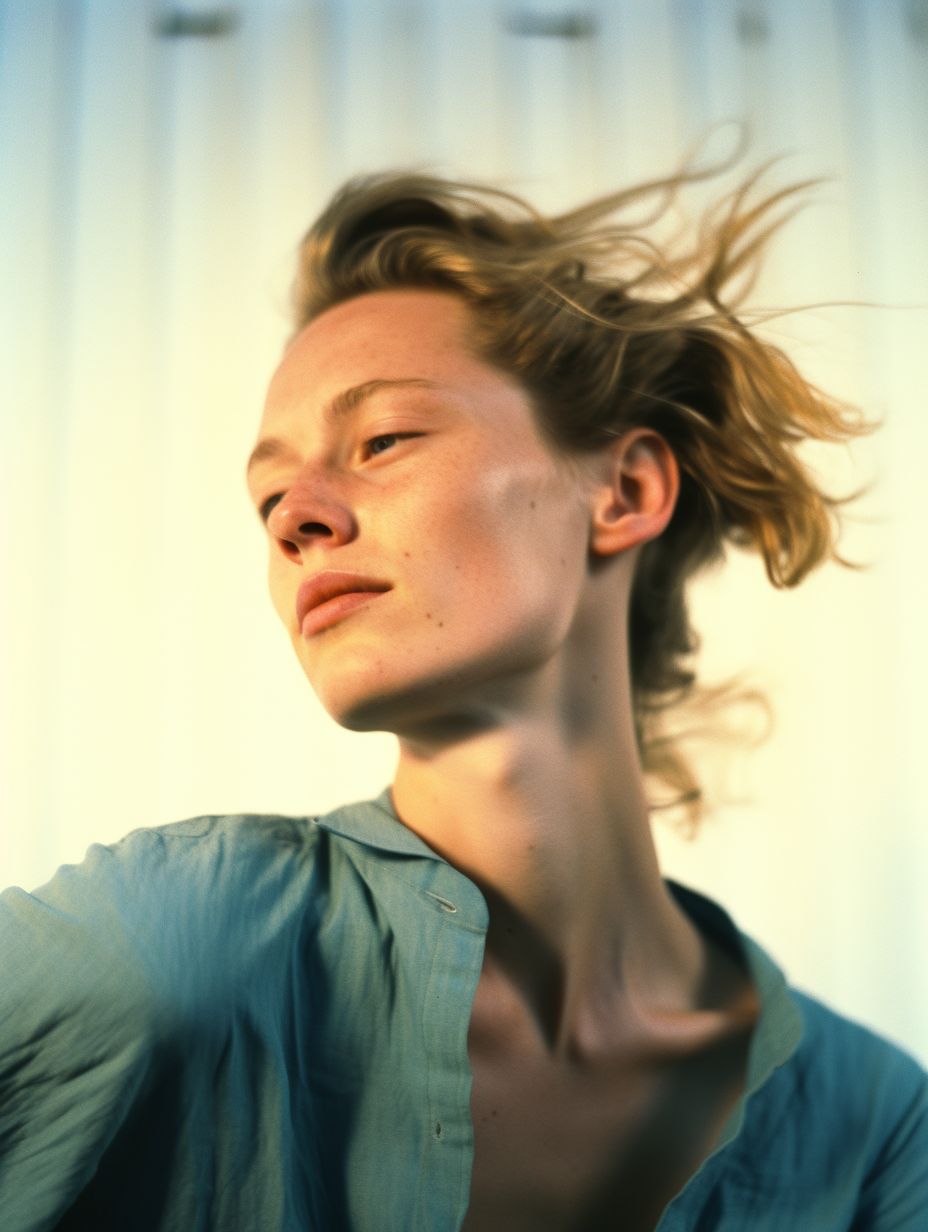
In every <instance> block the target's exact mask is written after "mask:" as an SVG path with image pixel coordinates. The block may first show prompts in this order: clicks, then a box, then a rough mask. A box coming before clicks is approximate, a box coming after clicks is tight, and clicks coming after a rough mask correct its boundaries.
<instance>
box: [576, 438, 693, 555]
mask: <svg viewBox="0 0 928 1232" xmlns="http://www.w3.org/2000/svg"><path fill="white" fill-rule="evenodd" d="M679 491H680V468H679V466H678V465H677V459H676V458H675V457H674V454H673V451H672V449H671V448H670V446H669V445H668V444H667V442H666V441H665V440H664V438H663V437H662V436H660V435H659V434H658V433H657V432H654V431H653V430H652V429H650V428H629V430H628V431H627V432H625V433H623V434H622V436H620V437H617V438H616V440H615V441H613V442H612V443H611V444H610V445H608V446H607V447H606V449H605V450H604V451H603V458H602V470H601V471H600V479H599V482H598V483H597V484H596V486H595V489H594V491H593V496H592V507H591V513H592V518H591V535H590V547H591V549H592V550H593V552H594V553H596V555H598V556H612V555H614V554H615V553H617V552H625V551H627V550H628V549H629V548H633V547H637V546H638V545H639V544H642V543H646V542H647V541H648V540H649V539H655V538H657V536H658V535H659V534H660V533H661V532H662V531H663V530H664V528H665V527H666V525H667V523H668V522H669V521H670V519H671V517H672V515H673V511H674V506H675V505H676V503H677V495H678V493H679Z"/></svg>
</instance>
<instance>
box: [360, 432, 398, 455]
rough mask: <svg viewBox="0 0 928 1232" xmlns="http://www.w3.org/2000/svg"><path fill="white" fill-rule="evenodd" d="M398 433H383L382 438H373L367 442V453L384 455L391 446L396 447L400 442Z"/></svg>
mask: <svg viewBox="0 0 928 1232" xmlns="http://www.w3.org/2000/svg"><path fill="white" fill-rule="evenodd" d="M399 439H400V438H399V433H397V432H382V433H381V434H380V436H372V437H371V439H370V440H369V441H365V442H364V443H365V445H366V446H367V452H368V453H372V454H378V453H384V452H385V451H386V450H387V449H389V448H390V446H391V445H395V444H396V442H397V441H398V440H399Z"/></svg>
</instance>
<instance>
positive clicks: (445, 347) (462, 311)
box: [265, 290, 488, 420]
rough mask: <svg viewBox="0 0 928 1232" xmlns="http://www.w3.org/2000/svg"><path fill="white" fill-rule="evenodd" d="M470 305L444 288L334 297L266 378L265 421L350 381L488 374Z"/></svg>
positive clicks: (326, 397)
mask: <svg viewBox="0 0 928 1232" xmlns="http://www.w3.org/2000/svg"><path fill="white" fill-rule="evenodd" d="M470 322H471V314H470V309H469V308H468V306H467V304H465V303H464V301H463V300H462V299H461V298H460V297H459V296H457V295H454V294H452V293H450V292H444V291H431V290H398V291H373V292H371V293H369V294H367V295H361V296H358V297H357V298H355V299H351V300H347V301H346V302H345V303H342V304H337V305H336V306H335V307H334V308H330V309H328V311H326V312H324V313H322V314H321V315H320V316H318V317H316V318H315V320H313V321H311V322H310V323H309V324H308V325H307V326H306V327H305V328H304V329H303V330H302V331H301V332H300V333H299V334H298V335H297V336H296V337H295V338H294V339H293V341H292V342H291V343H290V345H289V346H288V348H287V350H286V352H285V353H284V356H283V358H282V360H281V362H280V365H279V367H278V368H277V371H276V372H275V373H274V376H273V378H272V380H271V384H270V388H269V390H268V398H267V403H266V407H265V420H266V419H267V418H268V417H270V416H273V415H274V414H275V412H276V411H278V410H285V409H286V408H287V407H294V406H295V405H296V404H299V405H301V406H302V407H303V409H304V410H305V409H307V402H308V401H311V402H313V403H315V404H317V405H321V404H324V403H325V402H327V401H328V400H329V399H330V398H331V397H333V396H334V395H336V394H337V393H338V392H340V390H342V389H344V388H345V387H347V386H353V385H360V384H363V383H365V382H367V381H379V380H386V381H394V380H406V379H410V378H418V379H424V380H433V381H437V382H445V381H449V380H452V381H453V380H473V379H476V378H477V377H478V376H480V375H481V374H482V375H484V376H486V374H487V371H488V369H487V365H486V364H485V363H483V362H482V361H481V360H480V359H479V358H478V357H477V356H476V355H475V354H474V353H473V351H472V349H471V347H470V346H469V342H468V327H469V325H470Z"/></svg>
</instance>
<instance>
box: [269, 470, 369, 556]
mask: <svg viewBox="0 0 928 1232" xmlns="http://www.w3.org/2000/svg"><path fill="white" fill-rule="evenodd" d="M267 529H268V532H269V534H271V535H272V536H273V538H274V539H275V541H276V543H277V546H278V548H279V549H280V551H281V552H282V553H283V554H284V556H286V557H287V559H288V560H299V559H300V557H301V555H302V553H303V552H304V551H306V549H307V548H310V547H319V546H323V545H324V546H328V547H336V546H340V545H341V544H343V543H348V542H349V541H350V540H351V539H352V538H353V537H354V534H355V520H354V517H353V516H352V514H351V511H350V510H349V509H348V508H347V507H346V505H345V503H344V502H343V501H341V500H339V499H338V498H337V497H336V495H335V494H334V493H329V492H323V491H322V490H321V489H320V488H318V487H311V486H310V485H309V484H307V483H305V482H300V483H297V484H294V486H293V487H292V488H291V489H290V490H289V491H288V492H287V493H286V495H285V496H283V497H282V498H281V500H280V501H278V503H277V504H276V505H275V506H274V508H273V509H272V510H271V512H270V515H269V516H268V519H267Z"/></svg>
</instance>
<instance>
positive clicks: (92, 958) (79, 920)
mask: <svg viewBox="0 0 928 1232" xmlns="http://www.w3.org/2000/svg"><path fill="white" fill-rule="evenodd" d="M115 863H118V861H115V859H114V856H113V851H112V849H109V848H103V847H94V848H91V849H90V852H88V858H87V859H86V860H85V861H84V863H83V864H81V865H79V866H65V867H64V868H62V869H61V870H59V872H58V873H57V874H56V876H55V877H54V878H53V879H52V880H51V881H50V882H49V883H48V884H47V885H46V886H44V887H42V888H41V889H40V890H37V891H35V893H32V894H28V893H26V892H25V891H23V890H20V889H16V888H14V889H10V890H6V891H4V892H3V893H2V894H0V971H2V973H3V978H2V987H0V1227H2V1228H3V1229H4V1232H40V1230H41V1229H46V1228H51V1227H54V1226H55V1224H56V1223H57V1221H58V1220H59V1218H60V1217H61V1216H62V1214H63V1213H64V1212H65V1211H66V1210H67V1209H68V1207H69V1206H70V1205H71V1204H72V1203H73V1201H74V1200H75V1199H76V1197H77V1195H78V1194H79V1193H80V1192H81V1190H82V1189H83V1188H84V1186H85V1185H86V1184H87V1183H88V1181H89V1180H90V1178H91V1177H92V1176H93V1174H94V1172H95V1171H96V1169H97V1167H98V1164H99V1161H100V1159H101V1157H102V1155H103V1153H104V1152H105V1150H106V1148H107V1146H108V1144H109V1143H110V1142H111V1141H112V1140H113V1138H114V1136H115V1135H116V1134H117V1132H118V1131H119V1128H120V1126H121V1125H122V1124H123V1122H124V1121H125V1119H126V1118H127V1116H128V1115H129V1114H130V1112H131V1110H132V1108H133V1106H134V1105H135V1104H136V1102H137V1101H138V1100H139V1099H140V1098H141V1097H142V1096H143V1095H144V1092H145V1090H146V1088H147V1086H148V1085H149V1083H150V1082H151V1080H152V1076H153V1072H154V1069H155V1058H156V1056H157V1052H158V1047H159V1039H160V1037H161V1034H162V1032H161V1028H160V1025H159V1023H158V1021H157V1014H156V1013H155V1012H154V1005H155V1002H154V999H153V998H152V996H151V995H150V989H149V980H148V977H147V974H146V968H145V964H144V963H142V962H140V961H139V956H138V954H137V952H136V946H135V944H134V941H133V938H132V937H131V936H130V934H129V932H128V930H126V929H123V928H121V926H120V912H119V910H118V904H117V902H116V896H115V895H114V893H113V888H114V878H113V874H112V868H113V865H114V864H115Z"/></svg>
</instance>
